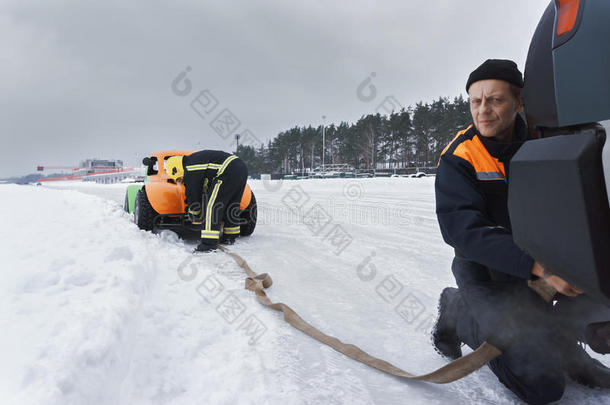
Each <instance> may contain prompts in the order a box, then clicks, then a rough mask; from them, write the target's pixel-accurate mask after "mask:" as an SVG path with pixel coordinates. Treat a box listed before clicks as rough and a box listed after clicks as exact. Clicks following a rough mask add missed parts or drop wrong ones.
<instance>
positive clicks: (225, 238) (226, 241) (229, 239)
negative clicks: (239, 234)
mask: <svg viewBox="0 0 610 405" xmlns="http://www.w3.org/2000/svg"><path fill="white" fill-rule="evenodd" d="M220 243H221V244H222V245H233V244H235V235H224V234H223V235H222V237H221V238H220Z"/></svg>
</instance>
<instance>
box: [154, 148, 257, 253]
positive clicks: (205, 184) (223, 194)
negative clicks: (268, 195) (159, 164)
mask: <svg viewBox="0 0 610 405" xmlns="http://www.w3.org/2000/svg"><path fill="white" fill-rule="evenodd" d="M165 170H166V172H167V174H168V176H169V177H170V178H172V179H174V180H175V181H177V182H181V183H182V184H184V188H185V194H186V203H187V205H188V211H187V212H188V216H189V219H190V220H191V222H192V223H193V224H201V228H202V229H201V242H200V243H199V245H198V246H197V248H196V249H195V251H197V252H209V251H212V250H215V249H216V247H217V246H218V243H219V242H220V243H224V244H233V243H234V241H235V238H236V237H237V236H239V234H240V224H239V203H240V200H241V196H242V193H243V191H244V187H245V186H246V181H247V179H248V168H247V167H246V164H245V163H244V162H243V161H242V160H241V159H240V158H238V157H237V156H235V155H232V154H230V153H227V152H223V151H219V150H202V151H199V152H194V153H192V154H191V155H188V156H172V157H170V158H169V159H167V161H166V162H165ZM223 223H224V226H223V229H222V231H223V232H222V239H221V238H220V234H221V232H220V231H221V224H223Z"/></svg>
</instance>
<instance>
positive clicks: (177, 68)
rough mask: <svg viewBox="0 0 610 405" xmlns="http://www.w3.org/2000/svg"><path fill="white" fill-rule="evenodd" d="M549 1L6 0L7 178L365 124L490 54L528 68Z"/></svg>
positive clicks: (0, 170) (453, 79)
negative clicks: (243, 138)
mask: <svg viewBox="0 0 610 405" xmlns="http://www.w3.org/2000/svg"><path fill="white" fill-rule="evenodd" d="M548 4H549V0H516V1H515V0H513V1H507V0H504V1H500V0H494V1H490V0H464V1H455V0H428V1H405V0H396V1H354V0H350V1H336V2H329V1H313V0H309V1H306V2H290V1H279V0H278V1H252V0H250V1H247V0H244V1H226V0H225V1H214V2H206V1H202V0H192V1H180V0H178V1H164V2H161V1H151V0H146V1H98V2H95V3H94V2H84V1H75V0H74V1H70V0H65V1H44V0H41V1H23V0H16V1H6V0H3V1H0V58H1V61H0V140H1V145H2V151H3V156H2V160H3V164H2V165H0V177H7V176H14V175H23V174H27V173H31V172H35V170H36V166H37V165H48V166H49V165H78V162H79V161H80V160H81V159H85V158H90V157H98V158H109V159H123V160H124V161H125V163H126V164H127V165H135V164H139V162H140V161H141V159H142V157H143V156H145V155H146V154H148V153H149V152H151V151H154V150H159V149H169V148H172V149H173V148H177V149H225V150H230V149H231V148H232V146H231V142H232V141H233V138H232V136H230V137H229V134H228V132H230V131H233V132H242V131H244V130H249V131H250V133H251V134H253V135H254V137H256V138H257V139H259V140H261V141H264V142H266V141H267V140H269V139H271V138H273V137H274V136H275V135H277V133H278V132H279V131H282V130H285V129H288V128H290V127H292V126H295V125H309V124H313V125H319V124H321V122H322V115H325V116H326V117H327V119H326V121H327V123H332V122H334V123H338V122H340V121H355V120H357V119H358V118H359V117H360V116H361V115H363V114H368V113H374V112H375V111H376V110H378V109H379V108H380V105H382V106H387V105H388V103H390V104H392V103H394V104H395V103H396V102H398V103H400V105H403V106H405V107H406V106H408V105H412V104H414V103H415V102H417V101H420V100H424V101H431V100H432V99H434V98H437V97H439V96H449V97H454V96H457V95H459V94H463V95H465V90H464V84H465V82H466V78H467V76H468V74H469V73H470V72H471V71H472V70H473V69H474V68H476V67H477V66H478V65H479V64H480V63H481V62H483V61H484V60H485V59H487V58H508V59H513V60H515V61H516V62H517V64H518V65H519V68H520V69H521V70H523V67H524V64H525V58H526V55H527V50H528V47H529V42H530V40H531V37H532V34H533V32H534V29H535V27H536V25H537V23H538V21H539V19H540V17H541V15H542V12H543V11H544V8H545V7H546V6H547V5H548ZM187 67H188V68H190V71H188V73H187V75H186V79H187V81H185V80H176V83H174V84H172V83H173V82H174V80H175V79H176V78H177V76H178V75H179V74H180V73H181V72H183V71H185V69H187ZM367 78H371V81H370V82H366V83H364V84H363V85H362V86H360V85H361V84H362V83H363V81H364V80H366V79H367ZM189 84H190V86H189ZM359 86H360V90H358V88H359ZM202 92H203V93H202ZM358 95H359V96H358ZM391 96H393V97H394V98H393V99H392V98H389V99H388V98H387V97H391ZM388 100H390V101H388ZM384 101H385V103H384ZM382 103H384V104H382ZM195 109H197V111H198V112H196V111H195ZM229 114H231V115H229ZM217 116H220V118H218V119H217V120H216V121H214V120H215V119H216V117H217ZM230 120H233V121H230ZM236 120H239V122H237V121H236ZM237 124H239V127H238V126H237ZM211 125H214V126H215V128H216V129H217V130H214V129H213V128H212V126H211ZM225 136H226V137H227V138H226V139H223V137H225Z"/></svg>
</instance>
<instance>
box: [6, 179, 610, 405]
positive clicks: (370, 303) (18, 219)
mask: <svg viewBox="0 0 610 405" xmlns="http://www.w3.org/2000/svg"><path fill="white" fill-rule="evenodd" d="M433 184H434V179H433V178H421V179H412V178H376V179H325V180H298V181H284V182H280V181H269V182H261V181H250V185H251V186H252V188H253V190H254V192H255V193H256V197H257V200H258V203H259V222H258V225H257V229H256V231H255V232H254V234H253V235H252V236H251V237H248V238H242V239H241V240H238V242H237V243H236V244H235V245H234V246H232V247H231V250H233V251H235V252H237V253H238V254H240V255H241V256H243V257H244V258H245V259H246V260H247V261H248V263H249V264H250V266H251V267H252V268H253V269H254V270H255V271H256V272H259V273H262V272H268V273H270V274H271V276H272V277H273V280H274V285H273V286H272V287H271V288H269V289H268V290H267V291H268V295H269V296H270V298H271V299H272V300H273V301H276V302H279V301H281V302H284V303H286V304H288V305H290V306H291V307H292V308H293V309H295V310H296V311H297V312H298V313H299V314H300V315H301V316H302V317H303V318H304V319H306V320H307V321H309V322H310V323H311V324H313V325H314V326H316V327H318V328H320V329H321V330H322V331H324V332H326V333H328V334H330V335H333V336H336V337H338V338H339V339H341V340H342V341H344V342H348V343H353V344H356V345H358V346H359V347H361V348H362V349H363V350H365V351H368V352H369V353H370V354H372V355H375V356H378V357H380V358H383V359H385V360H388V361H390V362H391V363H393V364H395V365H396V366H398V367H401V368H403V369H405V370H407V371H410V372H413V373H424V372H429V371H432V370H433V369H436V368H438V367H440V366H442V365H444V364H446V360H445V359H443V358H442V357H440V356H439V355H438V354H437V353H436V352H435V351H434V350H433V348H432V345H431V343H430V337H429V330H430V327H431V324H432V322H433V321H434V319H435V317H436V305H437V299H438V296H439V294H440V292H441V290H442V289H443V288H444V287H446V286H451V285H454V280H453V277H452V275H451V270H450V263H451V259H452V256H453V254H452V249H451V248H449V247H448V246H446V245H445V244H444V242H443V240H442V238H441V236H440V231H439V229H438V224H437V222H436V217H435V214H434V186H433ZM125 187H126V185H124V184H120V185H97V184H88V183H80V182H64V183H47V184H45V185H43V186H39V187H35V186H17V185H0V209H1V211H2V213H3V218H4V220H3V226H2V227H1V228H0V254H1V257H2V262H3V266H2V279H1V282H0V403H2V404H447V403H450V404H518V403H520V402H519V401H518V400H517V399H516V398H515V397H514V396H513V394H512V393H511V392H509V391H508V390H507V389H506V388H505V387H504V386H503V385H502V384H501V383H499V382H498V381H497V379H496V378H495V376H494V375H493V374H492V373H491V372H490V371H489V370H488V369H487V368H483V369H481V370H479V371H477V372H475V373H474V374H472V375H470V376H468V377H467V378H464V379H463V380H460V381H458V382H456V383H453V384H448V385H443V386H438V385H432V384H426V383H418V382H407V381H403V380H401V379H398V378H394V377H391V376H389V375H386V374H384V373H382V372H379V371H377V370H374V369H371V368H368V367H366V366H364V365H362V364H360V363H357V362H355V361H353V360H351V359H349V358H347V357H345V356H343V355H342V354H340V353H337V352H335V351H333V350H332V349H330V348H328V347H326V346H324V345H322V344H320V343H318V342H317V341H315V340H313V339H311V338H310V337H309V336H306V335H305V334H303V333H301V332H300V331H298V330H296V329H293V328H292V327H290V326H289V325H287V324H286V323H285V322H284V321H283V319H282V315H281V314H280V313H278V312H275V311H273V310H271V309H268V308H265V307H263V306H262V305H260V304H259V303H258V301H257V300H256V298H255V296H254V295H253V294H252V293H251V292H250V291H247V290H245V289H244V278H245V276H244V274H243V271H242V270H241V269H240V268H239V267H238V266H237V265H236V264H235V263H234V262H233V260H232V259H231V258H230V257H229V256H228V255H226V254H225V253H223V252H220V251H217V252H214V253H209V254H205V255H193V254H192V253H191V252H192V250H193V248H194V247H195V242H193V241H190V242H189V241H186V242H185V241H183V240H181V239H179V238H178V237H177V236H176V235H175V234H174V233H172V232H170V231H164V232H161V233H160V234H156V235H155V234H152V233H150V232H144V231H141V230H139V229H138V228H137V227H136V225H135V224H134V223H133V222H132V221H131V218H130V216H129V215H127V214H126V213H125V212H123V200H124V189H125ZM597 357H598V358H600V359H602V361H604V362H605V363H606V364H608V360H607V359H605V358H603V356H597ZM608 394H609V391H608V390H592V389H588V388H585V387H581V386H579V385H577V384H575V383H573V382H568V387H567V389H566V393H565V396H564V399H563V401H562V403H567V404H600V403H607V404H610V396H609V395H608Z"/></svg>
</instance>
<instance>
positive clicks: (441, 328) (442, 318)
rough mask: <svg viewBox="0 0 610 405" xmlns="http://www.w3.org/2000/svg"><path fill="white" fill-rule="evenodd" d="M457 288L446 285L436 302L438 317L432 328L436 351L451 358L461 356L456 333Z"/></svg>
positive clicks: (460, 347)
mask: <svg viewBox="0 0 610 405" xmlns="http://www.w3.org/2000/svg"><path fill="white" fill-rule="evenodd" d="M458 294H459V290H458V289H457V288H451V287H447V288H445V289H444V290H443V292H442V293H441V297H440V299H439V303H438V319H437V320H436V324H435V325H434V328H433V329H432V343H433V344H434V348H435V349H436V351H437V352H438V353H439V354H441V355H443V356H445V357H448V358H450V359H452V360H455V359H457V358H459V357H462V342H461V341H460V339H459V338H458V335H457V299H458V298H459V296H458Z"/></svg>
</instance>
